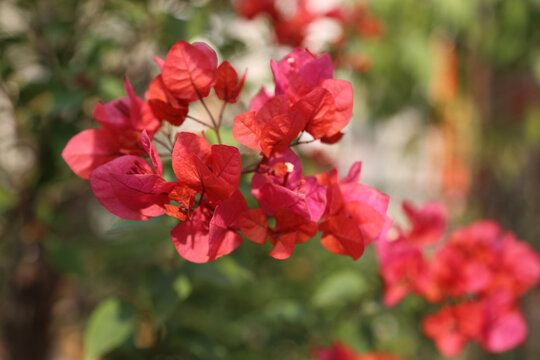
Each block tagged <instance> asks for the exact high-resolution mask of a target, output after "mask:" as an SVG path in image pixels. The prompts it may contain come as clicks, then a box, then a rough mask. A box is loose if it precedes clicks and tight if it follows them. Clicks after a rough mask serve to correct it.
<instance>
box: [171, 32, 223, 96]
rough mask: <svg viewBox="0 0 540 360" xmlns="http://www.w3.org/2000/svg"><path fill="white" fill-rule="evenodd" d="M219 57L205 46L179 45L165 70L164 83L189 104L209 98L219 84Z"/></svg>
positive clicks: (184, 43)
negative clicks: (217, 73)
mask: <svg viewBox="0 0 540 360" xmlns="http://www.w3.org/2000/svg"><path fill="white" fill-rule="evenodd" d="M216 67H217V57H216V53H215V52H214V51H213V50H212V49H210V47H208V45H206V44H204V43H194V44H190V43H188V42H185V41H183V40H180V41H178V42H177V43H176V44H174V45H173V47H172V48H171V49H170V50H169V53H168V54H167V57H166V58H165V63H164V64H163V69H162V78H163V83H164V84H165V86H166V87H167V89H168V90H169V91H170V92H171V93H172V95H174V96H175V97H176V98H178V99H181V100H183V101H186V102H191V101H196V100H199V99H200V98H201V97H206V96H208V93H209V92H210V89H211V88H212V86H213V85H214V83H215V81H216Z"/></svg>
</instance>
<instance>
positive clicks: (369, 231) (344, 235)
mask: <svg viewBox="0 0 540 360" xmlns="http://www.w3.org/2000/svg"><path fill="white" fill-rule="evenodd" d="M360 169H361V164H360V163H355V164H354V165H353V166H352V167H351V169H350V171H349V174H348V175H347V176H346V177H344V178H343V179H342V180H341V181H339V180H338V174H337V171H336V170H332V171H330V172H329V173H325V174H321V175H319V176H318V179H319V182H320V183H321V184H323V185H326V186H327V195H326V198H327V205H326V209H325V212H324V215H323V218H322V221H321V223H320V225H319V231H322V232H323V235H322V238H321V242H322V244H323V245H324V247H326V249H328V250H329V251H331V252H333V253H335V254H338V255H348V256H351V257H352V258H353V259H358V258H359V257H360V256H362V254H363V252H364V247H365V246H367V245H369V244H370V243H371V242H372V241H373V240H375V239H377V238H378V237H381V236H384V235H385V234H386V232H387V231H388V230H389V228H390V226H391V225H392V220H391V219H390V218H389V217H388V215H387V214H386V211H387V209H388V202H389V198H388V196H387V195H385V194H382V193H380V192H379V191H377V190H376V189H374V188H372V187H369V186H367V185H364V184H360V183H358V180H359V178H360Z"/></svg>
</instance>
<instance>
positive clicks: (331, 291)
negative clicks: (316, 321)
mask: <svg viewBox="0 0 540 360" xmlns="http://www.w3.org/2000/svg"><path fill="white" fill-rule="evenodd" d="M366 290H367V284H366V281H365V280H364V278H363V277H362V276H361V275H360V274H358V273H356V272H353V271H351V270H344V271H340V272H337V273H334V274H332V275H330V276H329V277H328V278H326V279H325V280H324V281H323V282H322V283H321V284H320V285H319V287H318V288H317V290H316V292H315V295H314V296H313V299H312V300H313V304H314V305H315V306H328V305H342V304H344V303H347V302H349V301H359V300H360V299H359V298H360V296H361V295H362V294H363V293H364V292H365V291H366Z"/></svg>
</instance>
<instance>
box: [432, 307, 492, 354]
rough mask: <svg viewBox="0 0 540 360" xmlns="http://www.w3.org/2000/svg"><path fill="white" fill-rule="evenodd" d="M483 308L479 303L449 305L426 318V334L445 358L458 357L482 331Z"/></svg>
mask: <svg viewBox="0 0 540 360" xmlns="http://www.w3.org/2000/svg"><path fill="white" fill-rule="evenodd" d="M482 323H483V316H482V307H481V304H480V303H477V302H465V303H461V304H458V305H448V306H445V307H443V308H442V309H441V310H440V311H438V312H437V313H435V314H432V315H430V316H428V317H426V318H425V319H424V321H423V324H422V330H423V332H424V334H425V335H426V336H427V337H429V338H431V339H433V341H434V342H435V345H436V346H437V349H438V350H439V352H440V353H441V354H443V355H444V356H456V355H458V354H459V353H460V352H461V350H463V347H464V346H465V344H466V343H467V342H468V341H469V340H470V339H471V338H472V337H476V336H477V334H479V333H480V332H481V330H482Z"/></svg>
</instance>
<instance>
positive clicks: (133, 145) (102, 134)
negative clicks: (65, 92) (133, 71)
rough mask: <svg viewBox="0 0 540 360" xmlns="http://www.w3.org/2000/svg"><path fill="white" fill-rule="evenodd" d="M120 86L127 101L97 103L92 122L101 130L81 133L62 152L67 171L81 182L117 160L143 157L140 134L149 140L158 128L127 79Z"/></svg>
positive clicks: (150, 112)
mask: <svg viewBox="0 0 540 360" xmlns="http://www.w3.org/2000/svg"><path fill="white" fill-rule="evenodd" d="M124 86H125V88H126V92H127V94H128V97H124V98H121V99H116V100H113V101H110V102H108V103H106V104H102V103H97V105H96V107H95V109H94V118H95V119H96V120H97V121H98V122H99V123H100V124H101V125H102V126H103V128H102V129H91V130H84V131H82V132H81V133H79V134H77V135H76V136H74V137H73V138H71V140H70V141H69V142H68V143H67V145H66V147H65V148H64V150H63V151H62V157H63V158H64V160H65V161H66V163H67V164H68V165H69V167H70V168H71V170H73V172H74V173H75V174H77V175H79V176H80V177H82V178H85V179H87V178H88V176H89V175H90V173H91V172H92V170H94V169H95V168H97V167H98V166H100V165H102V164H105V163H107V162H109V161H111V160H112V159H115V158H117V157H119V156H122V155H127V154H132V155H142V154H144V151H143V149H142V146H141V144H140V139H139V137H140V133H141V131H143V130H146V131H147V132H148V135H149V136H150V137H152V136H153V134H154V133H155V132H156V131H157V130H158V129H159V127H160V126H161V122H160V121H159V119H157V118H156V117H155V116H154V115H153V114H152V111H151V110H150V107H149V106H148V104H147V103H146V102H144V100H143V99H141V98H139V97H137V96H135V93H134V92H133V88H132V87H131V84H130V83H129V80H128V79H127V78H126V79H125V80H124Z"/></svg>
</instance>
